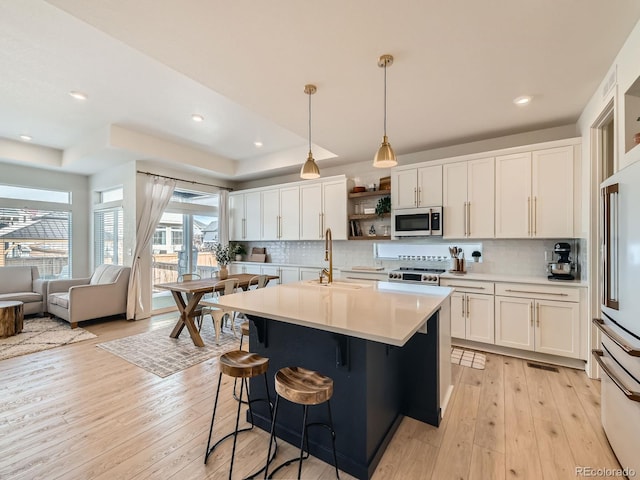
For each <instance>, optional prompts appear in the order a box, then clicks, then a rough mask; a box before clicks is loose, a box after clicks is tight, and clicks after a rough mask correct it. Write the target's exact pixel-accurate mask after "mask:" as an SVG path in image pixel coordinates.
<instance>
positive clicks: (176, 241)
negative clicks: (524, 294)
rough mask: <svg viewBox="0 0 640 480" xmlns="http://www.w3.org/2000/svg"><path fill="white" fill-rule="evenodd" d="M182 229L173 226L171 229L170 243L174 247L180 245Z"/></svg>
mask: <svg viewBox="0 0 640 480" xmlns="http://www.w3.org/2000/svg"><path fill="white" fill-rule="evenodd" d="M182 243H183V240H182V229H180V230H177V229H175V228H172V229H171V245H173V246H174V247H179V246H182Z"/></svg>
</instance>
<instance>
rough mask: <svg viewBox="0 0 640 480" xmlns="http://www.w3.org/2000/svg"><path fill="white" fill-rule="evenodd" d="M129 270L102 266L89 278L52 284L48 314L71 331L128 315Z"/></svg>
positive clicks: (57, 281) (116, 266)
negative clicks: (81, 324)
mask: <svg viewBox="0 0 640 480" xmlns="http://www.w3.org/2000/svg"><path fill="white" fill-rule="evenodd" d="M130 271H131V269H130V268H129V267H123V266H121V265H100V266H99V267H97V268H96V270H95V272H93V275H91V277H89V278H74V279H70V280H51V281H50V282H49V288H48V293H49V295H48V297H47V310H48V311H49V313H51V314H53V315H55V316H57V317H60V318H62V319H63V320H66V321H67V322H69V323H70V324H71V328H76V327H77V326H78V322H82V321H84V320H90V319H93V318H101V317H109V316H112V315H121V314H126V311H127V287H128V285H129V273H130Z"/></svg>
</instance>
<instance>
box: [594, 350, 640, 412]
mask: <svg viewBox="0 0 640 480" xmlns="http://www.w3.org/2000/svg"><path fill="white" fill-rule="evenodd" d="M591 353H592V354H593V358H595V359H596V362H598V365H600V368H601V369H602V371H603V372H604V373H606V374H607V376H608V377H609V378H610V379H611V381H612V382H613V383H615V384H616V387H618V388H619V389H620V390H621V391H622V393H624V395H625V396H626V397H627V398H628V399H629V400H633V401H634V402H640V392H635V391H633V390H631V388H629V387H628V386H627V385H626V384H625V383H624V382H623V381H622V379H621V378H620V377H618V376H617V375H616V374H615V372H614V371H613V370H612V369H611V368H610V367H609V365H607V363H608V362H607V361H605V359H604V358H602V357H603V356H604V352H603V351H602V350H591Z"/></svg>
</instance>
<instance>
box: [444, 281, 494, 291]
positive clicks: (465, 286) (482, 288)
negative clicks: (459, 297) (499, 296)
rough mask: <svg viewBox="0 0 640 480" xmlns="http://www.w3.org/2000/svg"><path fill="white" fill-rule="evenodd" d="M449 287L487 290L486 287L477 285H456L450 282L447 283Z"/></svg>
mask: <svg viewBox="0 0 640 480" xmlns="http://www.w3.org/2000/svg"><path fill="white" fill-rule="evenodd" d="M446 286H447V287H453V288H472V289H474V290H485V289H486V287H475V286H473V285H455V284H453V283H450V284H448V285H446Z"/></svg>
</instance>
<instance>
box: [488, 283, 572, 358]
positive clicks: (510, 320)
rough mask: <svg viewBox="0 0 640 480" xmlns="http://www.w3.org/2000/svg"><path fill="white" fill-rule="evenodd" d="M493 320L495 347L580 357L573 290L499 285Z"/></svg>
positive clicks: (523, 285)
mask: <svg viewBox="0 0 640 480" xmlns="http://www.w3.org/2000/svg"><path fill="white" fill-rule="evenodd" d="M556 298H561V299H562V300H555V299H556ZM495 320H496V321H495V323H496V325H495V343H496V345H502V346H505V347H511V348H518V349H521V350H531V351H534V352H539V353H547V354H550V355H559V356H563V357H572V358H580V303H579V293H578V291H577V290H576V289H572V288H561V287H560V288H558V287H546V286H538V285H525V284H500V285H498V286H497V287H496V297H495Z"/></svg>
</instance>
